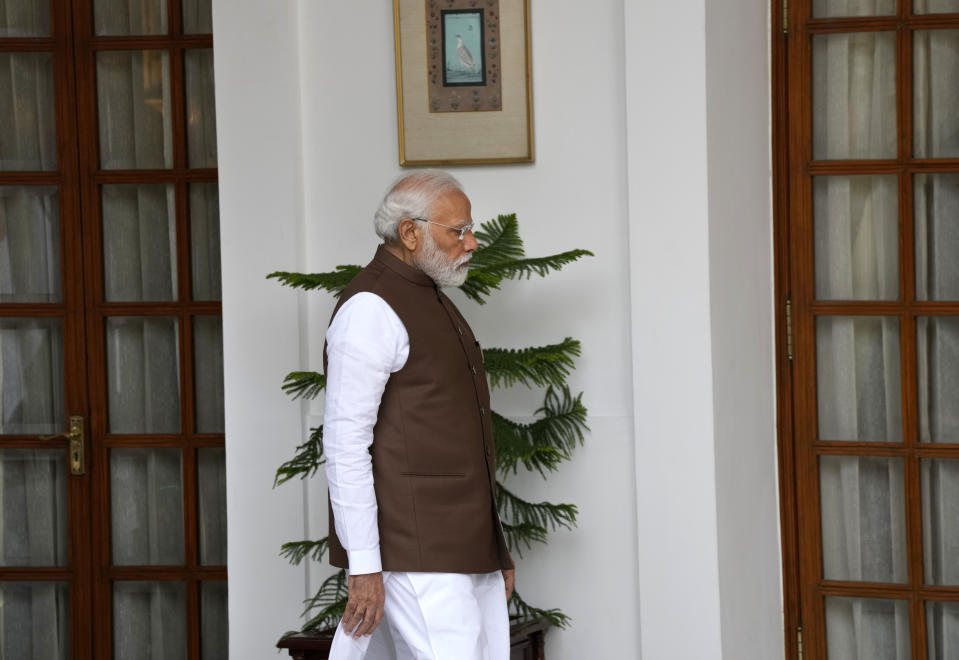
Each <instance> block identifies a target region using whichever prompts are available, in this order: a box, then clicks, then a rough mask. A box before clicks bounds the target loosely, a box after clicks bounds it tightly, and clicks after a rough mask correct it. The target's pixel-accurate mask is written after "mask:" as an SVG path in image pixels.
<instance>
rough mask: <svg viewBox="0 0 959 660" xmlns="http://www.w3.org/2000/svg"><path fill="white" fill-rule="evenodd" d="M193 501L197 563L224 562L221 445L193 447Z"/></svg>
mask: <svg viewBox="0 0 959 660" xmlns="http://www.w3.org/2000/svg"><path fill="white" fill-rule="evenodd" d="M196 461H197V491H198V493H197V501H198V507H199V512H198V515H197V518H198V519H199V521H200V564H202V565H203V566H226V455H225V452H224V450H223V449H220V448H216V447H204V448H202V449H197V452H196Z"/></svg>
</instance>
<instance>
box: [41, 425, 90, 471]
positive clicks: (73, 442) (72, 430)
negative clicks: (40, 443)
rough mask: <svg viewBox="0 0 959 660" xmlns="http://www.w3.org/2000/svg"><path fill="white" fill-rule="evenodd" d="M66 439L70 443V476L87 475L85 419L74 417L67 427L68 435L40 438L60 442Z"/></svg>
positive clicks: (59, 434) (58, 434) (57, 434)
mask: <svg viewBox="0 0 959 660" xmlns="http://www.w3.org/2000/svg"><path fill="white" fill-rule="evenodd" d="M60 438H65V439H67V440H69V441H70V474H73V475H81V474H86V460H85V458H84V452H85V445H86V443H85V442H84V434H83V417H81V416H79V415H72V416H71V417H70V423H69V424H68V425H67V432H66V433H56V434H54V435H44V436H40V439H41V440H59V439H60Z"/></svg>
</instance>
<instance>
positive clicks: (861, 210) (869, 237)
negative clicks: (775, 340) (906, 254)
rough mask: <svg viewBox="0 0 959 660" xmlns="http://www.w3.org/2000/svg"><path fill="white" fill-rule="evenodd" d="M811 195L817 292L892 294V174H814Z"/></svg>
mask: <svg viewBox="0 0 959 660" xmlns="http://www.w3.org/2000/svg"><path fill="white" fill-rule="evenodd" d="M813 198H814V208H813V218H814V222H815V254H816V298H818V299H820V300H896V299H897V298H898V297H899V232H898V220H899V205H898V199H899V195H898V183H897V180H896V176H895V175H882V176H867V175H863V176H817V177H814V178H813Z"/></svg>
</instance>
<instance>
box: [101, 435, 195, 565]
mask: <svg viewBox="0 0 959 660" xmlns="http://www.w3.org/2000/svg"><path fill="white" fill-rule="evenodd" d="M110 520H111V530H112V534H111V539H112V548H113V563H114V564H116V565H117V566H161V565H169V564H183V562H184V550H183V467H182V465H181V458H180V450H179V449H170V448H163V449H111V450H110Z"/></svg>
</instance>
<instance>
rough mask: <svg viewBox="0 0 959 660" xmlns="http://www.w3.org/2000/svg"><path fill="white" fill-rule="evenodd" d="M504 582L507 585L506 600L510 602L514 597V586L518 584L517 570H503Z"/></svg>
mask: <svg viewBox="0 0 959 660" xmlns="http://www.w3.org/2000/svg"><path fill="white" fill-rule="evenodd" d="M503 582H505V583H506V600H509V599H510V597H511V596H512V595H513V585H514V584H515V583H516V569H515V568H504V569H503Z"/></svg>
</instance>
